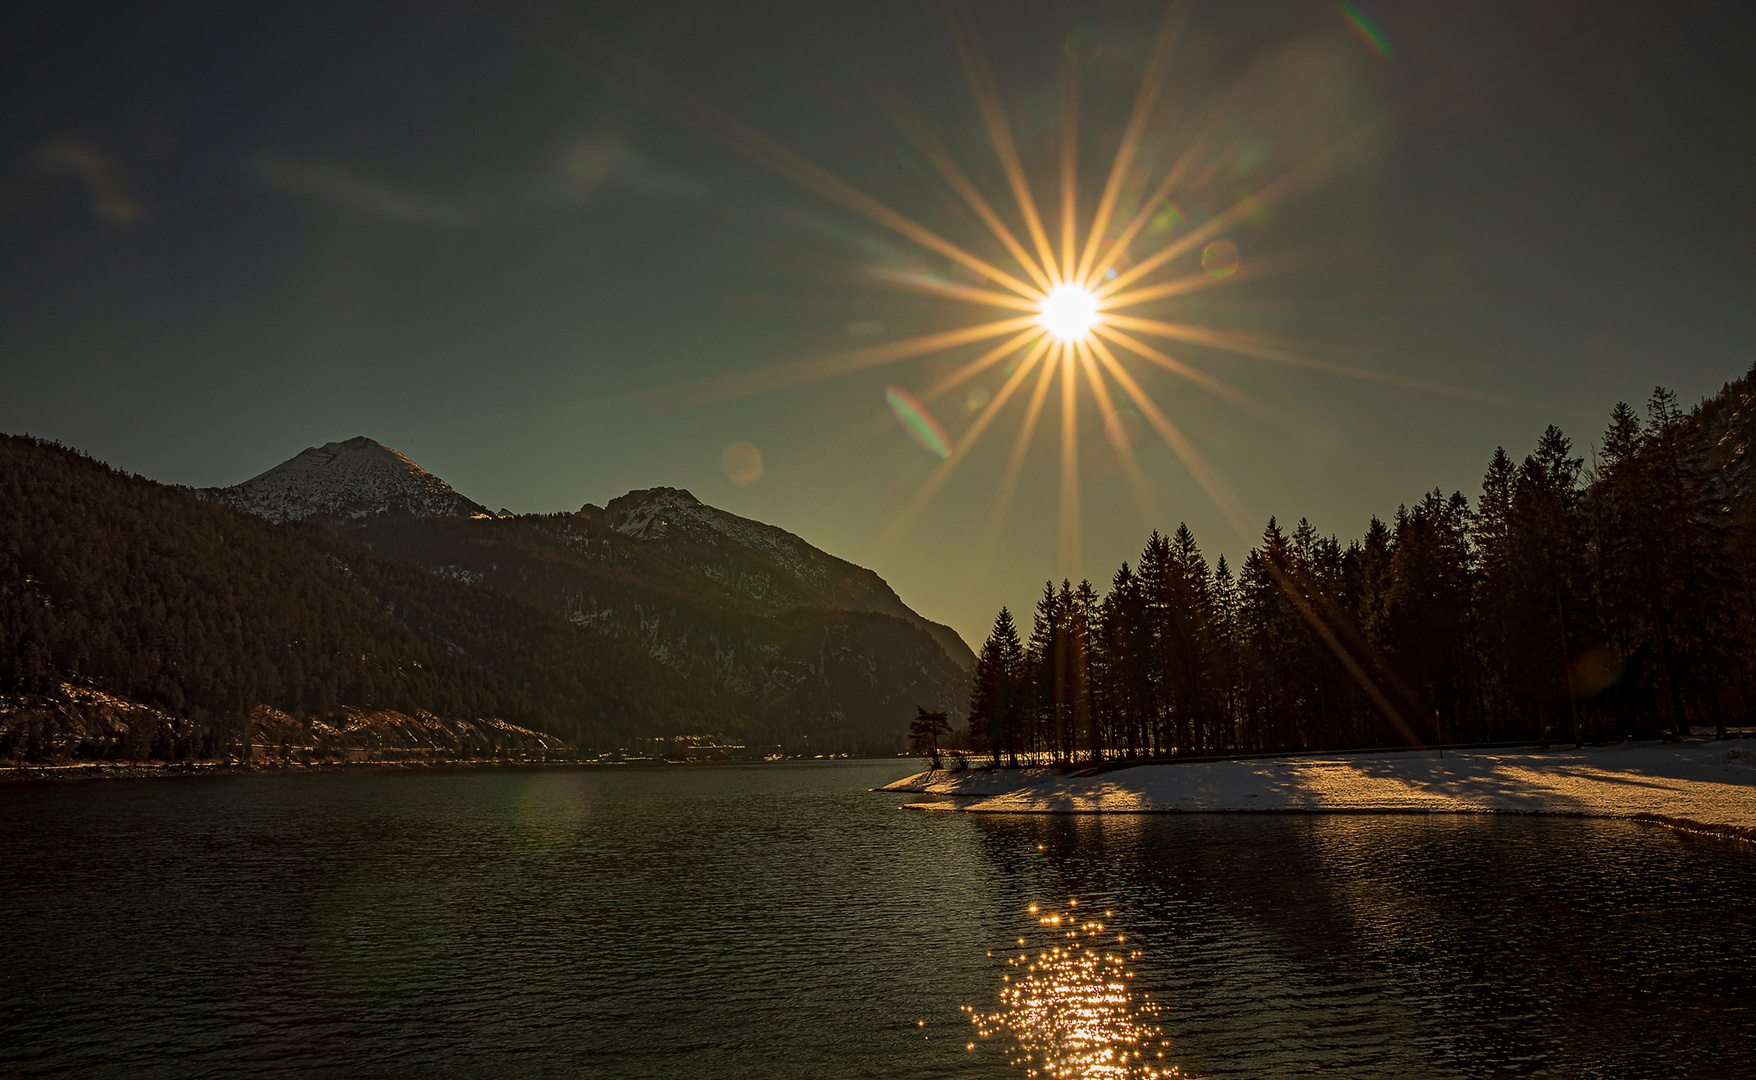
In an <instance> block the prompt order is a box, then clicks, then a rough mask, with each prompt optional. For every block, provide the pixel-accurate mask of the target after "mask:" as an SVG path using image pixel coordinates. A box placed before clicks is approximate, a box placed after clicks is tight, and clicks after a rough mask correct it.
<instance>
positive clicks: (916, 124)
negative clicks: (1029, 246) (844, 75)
mask: <svg viewBox="0 0 1756 1080" xmlns="http://www.w3.org/2000/svg"><path fill="white" fill-rule="evenodd" d="M873 97H874V98H875V99H876V100H877V102H878V104H879V107H880V108H882V109H883V110H884V111H885V114H886V115H888V116H889V117H890V120H891V122H892V123H894V124H895V125H896V126H897V128H898V129H899V130H901V131H902V133H903V134H904V135H907V136H908V137H909V139H910V140H911V141H913V142H914V144H915V146H916V148H918V149H919V150H920V151H921V153H922V154H923V155H924V156H925V157H926V159H927V161H928V162H929V163H930V164H931V165H932V166H933V167H934V168H935V169H937V170H938V171H939V175H940V176H941V177H943V178H944V180H945V182H946V183H947V184H949V185H950V186H951V189H952V190H953V191H955V192H957V194H958V197H960V198H961V199H963V201H964V203H965V205H967V206H968V207H969V208H970V210H971V211H973V212H974V213H975V215H976V217H978V218H980V219H981V222H982V224H984V225H986V226H987V227H988V231H989V232H991V233H993V234H994V237H995V239H997V240H999V241H1000V245H1001V246H1002V247H1004V248H1005V249H1006V251H1007V253H1008V254H1010V255H1011V256H1012V257H1013V258H1014V259H1017V260H1018V265H1020V266H1022V267H1023V268H1024V272H1025V273H1026V274H1028V275H1029V276H1030V279H1031V280H1032V281H1034V282H1036V284H1037V287H1038V288H1040V289H1042V290H1043V291H1044V292H1048V291H1049V290H1050V289H1052V288H1054V287H1055V283H1054V282H1053V281H1052V280H1051V279H1050V278H1049V275H1048V274H1047V273H1045V272H1044V270H1043V268H1042V267H1040V266H1038V265H1037V261H1036V260H1035V259H1033V258H1032V257H1031V255H1030V252H1028V251H1026V250H1025V249H1024V245H1023V244H1021V243H1019V242H1018V236H1017V235H1016V234H1015V233H1013V231H1012V229H1011V228H1010V227H1008V226H1007V224H1006V223H1005V222H1004V221H1002V220H1001V218H1000V215H999V213H998V212H997V211H995V209H994V205H993V203H991V202H989V201H988V199H987V197H986V196H985V195H983V194H982V193H981V191H980V190H979V189H978V188H977V187H976V186H975V184H974V183H973V182H972V181H971V180H970V178H969V174H968V173H966V172H964V171H963V167H962V166H960V165H959V164H958V163H957V161H956V159H954V158H953V157H952V156H951V154H950V152H949V151H947V150H946V149H945V147H944V144H942V143H940V141H939V140H938V138H937V137H936V136H935V135H934V134H933V131H932V128H930V127H929V126H928V125H927V122H926V121H925V120H923V119H922V118H921V116H920V114H919V113H917V112H915V111H914V108H913V107H912V106H910V105H909V104H908V102H907V101H906V100H905V99H904V98H903V97H902V95H901V93H900V92H898V91H897V90H895V89H894V88H892V87H888V86H886V87H883V88H878V89H874V91H873Z"/></svg>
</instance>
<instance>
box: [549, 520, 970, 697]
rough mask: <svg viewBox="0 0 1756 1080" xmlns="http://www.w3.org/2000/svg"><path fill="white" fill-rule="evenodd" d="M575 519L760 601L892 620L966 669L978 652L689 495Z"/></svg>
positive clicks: (844, 574)
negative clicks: (918, 633)
mask: <svg viewBox="0 0 1756 1080" xmlns="http://www.w3.org/2000/svg"><path fill="white" fill-rule="evenodd" d="M579 516H580V517H582V518H587V519H590V520H594V521H599V522H602V523H604V524H606V525H608V526H609V527H610V528H612V529H614V530H615V531H616V532H618V533H621V534H622V535H623V536H632V537H634V538H636V539H639V540H644V541H646V542H647V543H649V544H651V545H652V546H654V547H656V548H658V549H659V550H661V551H663V552H665V553H666V554H668V555H670V556H671V557H673V558H675V559H676V560H678V561H679V562H681V563H683V564H684V565H686V566H689V567H690V568H692V569H694V570H696V571H697V572H699V573H701V574H702V575H704V576H706V577H709V578H712V579H713V580H715V581H718V582H721V583H723V584H726V585H728V586H730V587H731V588H733V589H736V590H737V591H739V592H741V593H744V594H745V595H747V596H750V597H751V598H753V599H755V600H757V601H759V602H763V603H768V604H770V605H772V606H775V607H798V606H808V607H821V608H829V609H834V610H841V611H870V612H876V613H879V614H883V615H893V616H895V617H896V618H899V619H902V620H903V621H905V622H907V623H909V624H910V625H912V626H916V627H919V628H920V629H922V630H924V631H926V632H927V634H928V635H930V636H931V637H932V638H933V640H934V641H937V642H938V643H939V647H940V648H942V649H944V650H945V654H946V655H947V656H948V657H950V658H951V660H952V662H953V663H956V664H957V665H959V666H960V667H962V668H964V669H965V670H966V671H967V670H968V669H969V668H970V667H971V666H973V665H974V664H975V654H974V653H973V652H971V651H970V647H969V645H968V644H966V643H965V642H964V640H963V638H962V637H960V636H959V635H958V633H957V631H955V630H953V629H951V627H949V626H945V625H942V624H940V623H936V622H931V621H929V620H927V619H924V618H922V617H921V616H920V615H918V614H916V613H915V612H914V611H913V610H912V609H910V608H909V607H908V605H906V604H904V603H903V602H902V600H901V598H900V597H898V596H897V595H896V592H895V590H893V589H891V587H890V586H889V585H887V584H885V581H884V579H883V578H881V577H879V576H878V575H877V574H875V573H873V572H872V571H870V570H868V569H866V568H865V567H863V566H856V565H854V564H853V563H850V562H847V561H846V560H844V559H838V558H836V557H835V556H833V555H830V554H828V553H826V552H823V551H820V550H818V549H817V548H814V547H812V546H811V545H810V544H808V543H806V542H805V541H804V540H801V539H800V538H799V537H797V536H794V535H793V534H792V533H790V532H787V531H786V530H785V529H781V528H777V527H775V526H773V525H765V524H763V523H762V522H760V521H752V520H750V519H749V518H742V517H739V516H737V515H736V514H730V513H727V512H726V511H724V510H718V509H715V508H714V507H711V506H708V505H707V504H706V503H703V502H702V501H701V500H699V499H697V498H696V497H695V496H693V495H691V494H689V493H688V492H687V491H683V490H680V489H678V488H665V487H661V488H651V489H648V490H646V491H631V492H629V493H628V494H626V495H624V496H622V497H621V498H619V499H612V500H611V501H610V504H609V505H608V506H607V507H602V508H599V507H596V506H593V505H592V504H590V503H587V504H585V506H584V507H582V508H581V509H580V511H579Z"/></svg>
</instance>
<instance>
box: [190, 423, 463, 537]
mask: <svg viewBox="0 0 1756 1080" xmlns="http://www.w3.org/2000/svg"><path fill="white" fill-rule="evenodd" d="M197 494H199V495H200V496H201V497H202V498H204V499H208V500H210V501H212V502H217V503H223V504H225V505H227V506H231V507H233V508H235V509H238V510H244V511H247V512H249V513H252V514H257V515H259V516H261V517H265V518H267V519H269V520H270V521H304V520H306V519H309V518H315V519H318V520H322V521H331V522H345V521H357V520H359V519H361V518H367V517H375V516H378V515H382V514H393V515H398V516H408V517H456V516H463V515H470V514H485V513H487V512H488V511H487V508H486V507H484V506H482V505H481V504H480V503H477V502H474V501H473V500H471V499H467V498H465V497H464V496H462V495H459V494H458V493H457V492H456V491H455V490H453V489H452V487H451V485H450V484H447V483H446V482H445V481H443V480H441V479H439V478H438V477H437V476H434V475H433V474H432V473H430V472H428V471H427V470H425V469H423V468H421V467H420V466H419V465H417V464H415V463H414V462H413V461H411V460H409V458H407V457H405V456H404V455H402V454H400V453H398V452H397V451H395V450H392V449H391V448H390V447H388V446H385V445H384V444H383V443H381V442H378V441H376V440H374V439H368V438H366V437H365V436H364V435H361V436H358V437H356V438H352V439H349V440H347V441H346V442H332V443H325V444H323V445H322V446H310V447H306V448H305V449H304V450H302V451H300V452H299V453H298V454H297V455H295V456H294V457H291V458H289V459H287V460H286V461H283V462H281V463H280V464H279V465H276V466H275V467H274V468H272V469H269V470H268V471H267V472H265V473H262V474H261V475H260V476H254V477H251V478H250V479H248V480H246V481H244V482H243V483H241V484H234V485H232V486H231V487H225V488H204V489H202V490H201V491H199V492H197Z"/></svg>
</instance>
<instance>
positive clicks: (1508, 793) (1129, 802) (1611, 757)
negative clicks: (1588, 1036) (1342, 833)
mask: <svg viewBox="0 0 1756 1080" xmlns="http://www.w3.org/2000/svg"><path fill="white" fill-rule="evenodd" d="M880 790H883V791H902V792H920V793H924V794H934V795H952V796H959V797H960V798H958V799H956V800H954V801H939V802H923V803H910V804H909V805H910V806H911V807H912V808H916V809H922V810H956V811H967V812H972V813H1017V814H1139V813H1238V812H1246V813H1248V812H1255V813H1299V812H1306V813H1512V814H1561V815H1570V816H1582V817H1613V818H1634V819H1640V820H1647V821H1661V822H1664V823H1666V824H1670V825H1674V826H1677V827H1680V828H1692V829H1697V830H1700V831H1703V832H1715V833H1726V834H1732V835H1738V836H1743V837H1745V838H1747V839H1753V840H1756V741H1749V740H1735V741H1729V742H1708V743H1685V744H1682V745H1664V744H1632V745H1622V746H1607V747H1588V748H1585V749H1581V750H1573V749H1567V750H1549V751H1534V750H1533V751H1515V752H1479V753H1465V754H1458V753H1452V752H1448V753H1446V754H1445V755H1444V757H1440V756H1439V755H1438V754H1437V753H1435V752H1425V751H1422V752H1405V753H1385V754H1381V755H1379V754H1374V755H1350V756H1347V757H1322V756H1315V755H1310V756H1302V755H1289V756H1287V757H1284V758H1264V759H1256V760H1250V761H1219V762H1207V763H1200V764H1195V763H1190V764H1170V765H1138V766H1131V767H1121V768H1113V769H1109V770H1107V771H1103V772H1095V773H1094V772H1089V771H1088V772H1074V773H1070V774H1065V775H1057V774H1056V773H1054V772H1053V771H1051V770H1049V769H996V770H986V769H969V770H966V771H963V772H951V771H949V770H943V769H941V770H929V771H927V772H922V773H916V774H915V775H913V776H910V777H908V778H906V779H903V780H898V781H897V782H896V783H894V784H888V785H886V786H885V787H883V788H882V789H880Z"/></svg>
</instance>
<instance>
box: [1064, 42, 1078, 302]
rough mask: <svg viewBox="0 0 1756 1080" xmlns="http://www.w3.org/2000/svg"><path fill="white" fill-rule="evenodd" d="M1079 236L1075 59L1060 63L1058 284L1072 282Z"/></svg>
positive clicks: (1066, 56)
mask: <svg viewBox="0 0 1756 1080" xmlns="http://www.w3.org/2000/svg"><path fill="white" fill-rule="evenodd" d="M1078 234H1079V58H1078V56H1076V55H1073V54H1067V55H1064V56H1063V57H1062V59H1061V280H1062V281H1072V280H1073V249H1074V244H1075V243H1076V238H1077V236H1078Z"/></svg>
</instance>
